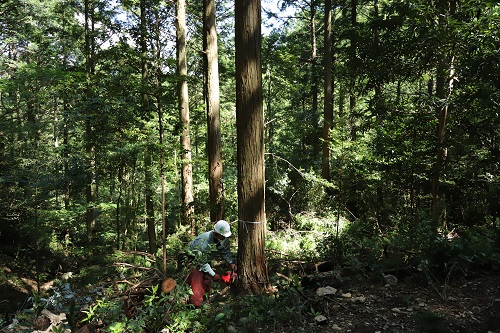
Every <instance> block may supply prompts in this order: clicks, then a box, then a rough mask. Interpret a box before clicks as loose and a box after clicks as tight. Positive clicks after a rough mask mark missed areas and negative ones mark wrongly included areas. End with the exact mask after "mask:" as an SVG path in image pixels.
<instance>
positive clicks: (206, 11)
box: [203, 0, 224, 221]
mask: <svg viewBox="0 0 500 333" xmlns="http://www.w3.org/2000/svg"><path fill="white" fill-rule="evenodd" d="M203 43H204V50H205V80H206V81H205V93H206V96H205V99H206V108H207V131H208V134H207V136H208V140H207V155H208V177H209V199H210V220H211V221H218V220H221V219H222V218H223V216H224V214H223V191H222V190H223V184H222V149H221V131H220V96H219V69H218V53H217V30H216V23H215V0H203Z"/></svg>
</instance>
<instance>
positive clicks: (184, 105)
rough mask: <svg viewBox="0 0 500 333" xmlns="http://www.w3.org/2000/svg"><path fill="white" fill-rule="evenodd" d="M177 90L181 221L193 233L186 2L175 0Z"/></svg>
mask: <svg viewBox="0 0 500 333" xmlns="http://www.w3.org/2000/svg"><path fill="white" fill-rule="evenodd" d="M176 11H177V35H176V37H177V39H176V45H177V75H178V77H179V81H178V85H177V89H178V98H179V105H178V106H179V116H180V125H181V136H180V141H181V150H182V154H181V155H182V161H181V163H182V171H181V173H182V177H181V178H182V220H183V222H184V224H186V225H189V226H190V227H191V231H194V228H195V226H194V221H193V214H194V194H193V166H192V163H191V138H190V134H189V131H190V129H189V127H190V125H189V122H190V119H189V99H188V85H187V47H186V1H185V0H177V6H176Z"/></svg>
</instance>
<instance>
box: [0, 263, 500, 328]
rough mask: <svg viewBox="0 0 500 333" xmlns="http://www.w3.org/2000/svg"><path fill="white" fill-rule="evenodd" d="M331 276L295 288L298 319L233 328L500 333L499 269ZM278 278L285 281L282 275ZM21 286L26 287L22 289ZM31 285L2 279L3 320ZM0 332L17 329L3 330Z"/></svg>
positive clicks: (5, 270) (0, 310) (3, 268)
mask: <svg viewBox="0 0 500 333" xmlns="http://www.w3.org/2000/svg"><path fill="white" fill-rule="evenodd" d="M4 264H5V263H3V264H2V266H1V267H0V270H1V272H2V273H8V272H9V268H8V267H7V266H8V265H4ZM273 274H276V272H275V271H274V272H273V271H272V267H271V270H270V275H273ZM330 276H331V277H330V278H329V277H328V273H327V275H326V277H323V278H321V280H320V282H319V284H318V283H315V285H314V287H311V286H304V287H300V288H298V287H294V288H296V289H297V291H298V293H299V294H300V298H301V304H303V306H302V308H301V309H300V310H297V313H299V312H300V313H301V314H300V315H298V316H297V318H299V319H300V320H293V321H290V322H289V323H287V322H286V321H285V322H283V321H280V320H276V321H275V323H274V324H269V323H264V322H263V323H256V324H255V325H254V326H253V327H252V328H251V329H248V328H247V329H245V330H242V329H241V328H235V327H237V325H235V327H231V328H232V330H233V331H234V332H242V333H251V332H262V333H263V332H274V333H285V332H286V333H295V332H322V333H333V332H360V333H365V332H366V333H377V332H380V333H382V332H395V333H396V332H398V333H399V332H401V333H402V332H409V333H413V332H414V333H417V332H418V333H421V332H430V333H434V332H436V333H445V332H448V333H500V270H499V269H490V270H482V271H478V272H475V273H474V275H473V276H469V277H463V276H461V277H454V276H453V275H452V274H450V275H448V276H444V277H443V279H440V280H441V281H438V279H436V278H434V277H431V278H426V277H425V275H423V274H421V275H420V276H419V277H416V276H415V275H413V276H409V277H406V278H404V279H403V278H399V279H394V278H392V279H389V278H390V277H391V276H387V277H388V279H382V278H363V279H362V278H359V275H353V276H351V277H349V276H345V277H343V279H342V281H340V282H339V279H338V276H334V275H330ZM275 277H276V278H277V279H287V278H286V277H285V276H284V275H282V274H279V273H278V275H277V276H275ZM431 279H432V280H431ZM9 281H10V282H9ZM20 283H23V288H19V286H20ZM33 284H34V282H33V281H31V282H30V281H29V279H26V278H25V277H21V276H19V277H18V283H14V281H13V280H12V278H9V279H2V284H0V313H1V314H2V317H4V316H6V315H7V314H10V315H12V314H13V313H15V312H16V311H18V310H19V309H20V308H21V307H22V306H23V303H24V302H25V301H26V298H27V295H28V293H29V291H28V290H29V289H30V288H31V287H34V285H33ZM16 286H17V287H16ZM318 287H319V288H322V289H320V290H323V291H326V295H318ZM325 287H326V289H325ZM330 287H331V288H330ZM332 288H333V289H332ZM214 306H217V305H214ZM3 323H4V324H8V323H7V322H5V321H4V322H3ZM0 332H17V331H16V330H15V328H14V330H6V328H3V329H2V328H1V327H0ZM96 332H97V331H96ZM228 332H229V331H228Z"/></svg>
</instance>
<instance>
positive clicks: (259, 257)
mask: <svg viewBox="0 0 500 333" xmlns="http://www.w3.org/2000/svg"><path fill="white" fill-rule="evenodd" d="M260 24H261V3H260V0H237V1H235V42H236V91H237V94H236V126H237V150H238V151H237V155H238V157H237V160H238V219H239V225H238V263H239V271H238V273H239V277H240V279H239V283H238V286H237V289H238V291H239V292H243V293H248V292H251V293H253V294H259V293H262V292H263V291H265V290H267V289H268V288H269V286H270V285H269V277H268V271H267V262H266V256H265V252H264V243H265V230H266V214H265V209H264V202H265V174H264V112H263V106H262V63H261V30H260Z"/></svg>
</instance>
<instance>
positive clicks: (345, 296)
mask: <svg viewBox="0 0 500 333" xmlns="http://www.w3.org/2000/svg"><path fill="white" fill-rule="evenodd" d="M342 297H343V298H351V297H352V295H351V293H345V294H342Z"/></svg>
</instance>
